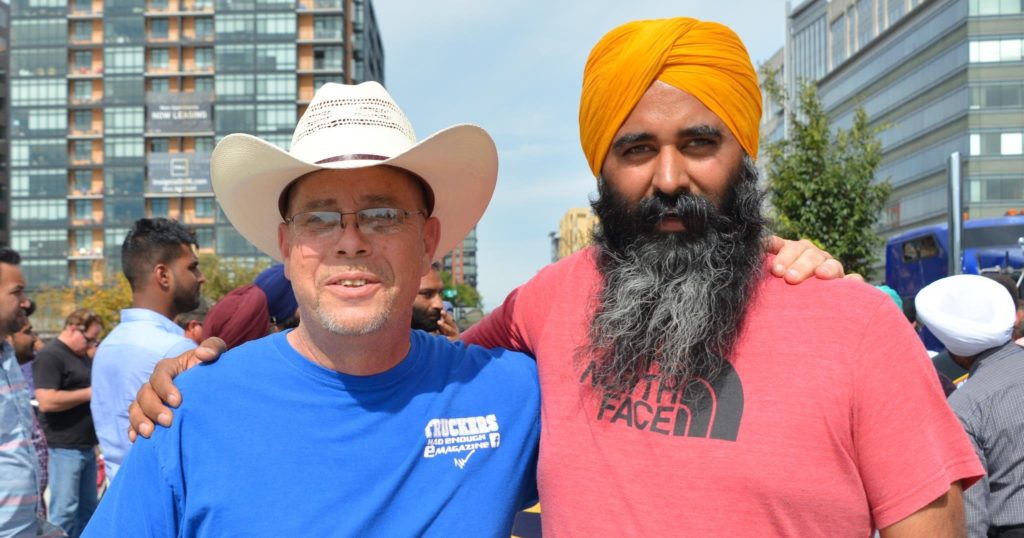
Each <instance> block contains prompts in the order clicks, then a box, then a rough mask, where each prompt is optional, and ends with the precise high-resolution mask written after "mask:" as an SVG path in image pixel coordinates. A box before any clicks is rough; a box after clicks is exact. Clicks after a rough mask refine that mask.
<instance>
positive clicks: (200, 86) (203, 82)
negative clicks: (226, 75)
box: [195, 77, 213, 93]
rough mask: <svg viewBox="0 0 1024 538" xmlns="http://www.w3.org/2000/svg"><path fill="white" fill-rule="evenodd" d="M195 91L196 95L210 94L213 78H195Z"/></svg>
mask: <svg viewBox="0 0 1024 538" xmlns="http://www.w3.org/2000/svg"><path fill="white" fill-rule="evenodd" d="M195 91H196V93H201V92H212V91H213V77H197V78H196V79H195Z"/></svg>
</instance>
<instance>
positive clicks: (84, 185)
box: [74, 170, 92, 194]
mask: <svg viewBox="0 0 1024 538" xmlns="http://www.w3.org/2000/svg"><path fill="white" fill-rule="evenodd" d="M74 177H75V191H76V192H78V194H89V193H90V192H92V170H75V171H74Z"/></svg>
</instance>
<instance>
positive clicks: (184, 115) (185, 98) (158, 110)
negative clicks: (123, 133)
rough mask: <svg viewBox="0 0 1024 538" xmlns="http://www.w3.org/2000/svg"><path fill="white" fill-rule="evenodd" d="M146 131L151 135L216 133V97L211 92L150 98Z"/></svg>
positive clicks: (150, 96)
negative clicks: (214, 98)
mask: <svg viewBox="0 0 1024 538" xmlns="http://www.w3.org/2000/svg"><path fill="white" fill-rule="evenodd" d="M146 131H147V132H149V133H201V132H212V131H213V94H212V93H210V92H193V93H149V94H147V95H146Z"/></svg>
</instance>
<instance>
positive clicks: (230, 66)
mask: <svg viewBox="0 0 1024 538" xmlns="http://www.w3.org/2000/svg"><path fill="white" fill-rule="evenodd" d="M218 20H220V19H218ZM217 39H218V40H219V39H220V33H219V31H218V34H217ZM294 49H295V46H294V45H293V46H292V50H294ZM215 51H216V54H217V65H218V66H219V67H218V69H217V71H218V72H226V71H252V69H253V66H254V63H253V54H254V53H255V47H254V46H253V45H217V46H216V49H215Z"/></svg>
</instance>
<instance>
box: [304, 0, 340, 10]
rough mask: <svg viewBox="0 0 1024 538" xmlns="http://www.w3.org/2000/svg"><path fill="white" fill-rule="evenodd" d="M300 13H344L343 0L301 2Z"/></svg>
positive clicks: (308, 0) (305, 0)
mask: <svg viewBox="0 0 1024 538" xmlns="http://www.w3.org/2000/svg"><path fill="white" fill-rule="evenodd" d="M298 11H299V12H303V11H337V12H340V11H342V0H299V5H298Z"/></svg>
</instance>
